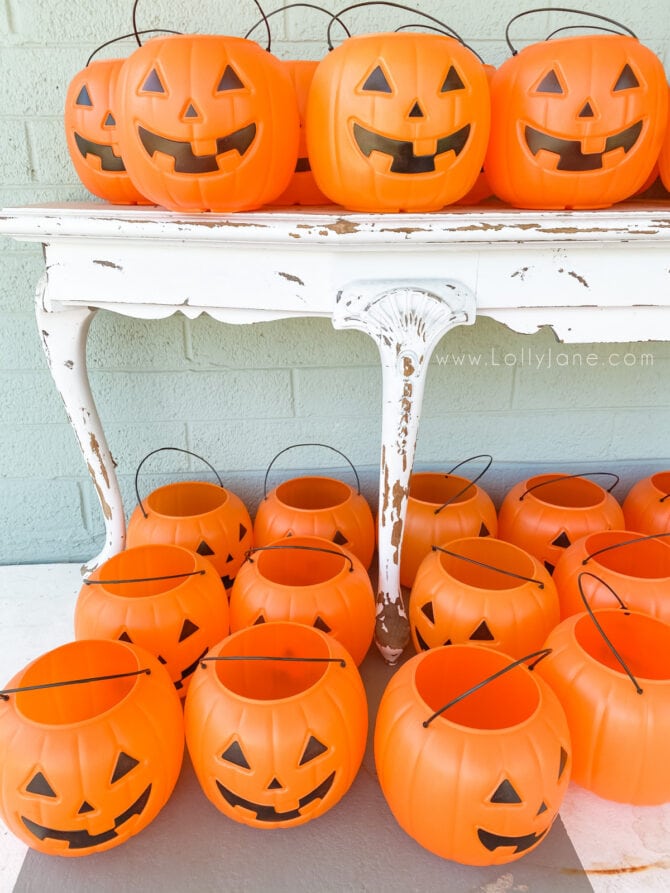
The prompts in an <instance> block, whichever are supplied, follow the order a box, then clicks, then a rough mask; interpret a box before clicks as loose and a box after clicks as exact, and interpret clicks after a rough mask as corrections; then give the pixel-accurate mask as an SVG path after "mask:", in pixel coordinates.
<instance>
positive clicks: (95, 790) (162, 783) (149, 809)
mask: <svg viewBox="0 0 670 893" xmlns="http://www.w3.org/2000/svg"><path fill="white" fill-rule="evenodd" d="M75 667H76V668H77V670H75V672H74V673H73V668H75ZM84 668H85V669H84ZM144 668H146V669H147V670H149V673H148V674H147V673H146V670H145V669H144ZM82 669H84V672H82V673H81V676H82V677H86V676H107V675H109V676H112V677H113V676H115V674H121V675H123V674H124V673H125V674H126V676H125V678H112V679H109V680H108V681H98V682H90V683H81V684H76V685H67V686H63V687H59V686H56V687H52V688H47V689H44V690H39V689H38V690H33V691H26V692H23V693H20V694H16V695H11V696H10V697H9V700H8V701H7V702H6V703H5V704H4V705H0V713H2V723H3V731H2V740H0V754H2V768H1V769H0V776H1V778H0V780H1V782H2V784H1V792H2V793H1V803H0V807H1V811H2V814H3V817H4V818H5V821H6V822H7V824H8V826H9V827H10V828H11V830H12V831H14V833H16V834H17V836H19V837H20V838H21V839H22V840H24V841H25V842H26V843H27V844H28V845H29V846H31V847H33V848H35V849H38V850H40V851H42V852H46V853H51V854H54V855H62V856H80V855H86V854H88V853H91V852H97V851H101V850H106V849H109V848H110V847H113V846H116V845H118V844H119V843H122V842H123V841H125V840H127V839H128V838H129V837H131V836H132V835H134V834H136V833H137V832H138V831H139V830H141V829H142V828H143V827H145V826H146V825H147V824H148V823H149V822H150V821H151V820H152V819H153V818H154V817H155V816H156V814H157V813H158V811H159V810H160V809H161V808H162V806H163V805H164V804H165V802H166V800H167V798H168V796H169V795H170V793H171V791H172V788H173V787H174V784H175V782H176V779H177V775H178V773H179V768H180V765H181V757H182V752H183V720H182V717H181V708H180V704H179V699H178V698H177V696H176V695H175V693H174V691H173V690H172V687H171V685H170V683H169V680H168V678H167V675H166V674H165V672H164V671H163V670H162V669H161V667H160V665H159V664H158V663H157V662H156V660H155V659H154V658H153V657H151V656H150V655H149V654H148V653H146V652H144V651H142V650H141V649H135V648H134V647H133V646H130V645H127V644H122V643H118V642H112V641H109V642H106V641H103V640H98V641H94V640H87V641H80V642H73V643H70V644H69V645H65V646H62V648H60V649H56V650H55V651H53V652H49V653H48V654H47V655H45V656H43V657H42V658H38V659H37V660H36V661H34V662H33V664H31V665H30V666H29V667H28V668H27V669H26V671H24V672H23V674H21V675H20V676H17V677H15V680H13V681H16V682H17V683H18V685H17V687H18V686H30V685H39V684H43V683H44V682H45V680H49V679H52V678H53V677H57V678H56V679H54V681H61V680H66V679H71V678H73V676H74V677H76V676H77V672H78V671H79V672H81V670H82ZM135 671H140V672H139V675H134V672H135Z"/></svg>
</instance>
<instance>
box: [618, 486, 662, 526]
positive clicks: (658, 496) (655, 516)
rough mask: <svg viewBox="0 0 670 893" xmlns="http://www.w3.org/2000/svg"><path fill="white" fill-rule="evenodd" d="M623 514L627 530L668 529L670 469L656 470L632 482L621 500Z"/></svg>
mask: <svg viewBox="0 0 670 893" xmlns="http://www.w3.org/2000/svg"><path fill="white" fill-rule="evenodd" d="M623 516H624V518H625V519H626V527H627V528H628V529H629V530H639V531H640V533H665V532H666V531H670V471H657V472H656V473H655V474H652V475H649V477H646V478H642V480H640V481H638V482H637V483H636V484H633V486H632V487H631V489H630V490H629V491H628V495H627V496H626V498H625V499H624V501H623Z"/></svg>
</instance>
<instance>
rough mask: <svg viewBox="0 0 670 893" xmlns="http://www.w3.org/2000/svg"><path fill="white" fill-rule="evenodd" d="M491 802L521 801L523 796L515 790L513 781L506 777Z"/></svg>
mask: <svg viewBox="0 0 670 893" xmlns="http://www.w3.org/2000/svg"><path fill="white" fill-rule="evenodd" d="M491 803H521V797H519V795H518V794H517V792H516V791H515V790H514V785H513V784H512V782H511V781H509V779H507V778H506V779H505V780H504V781H501V782H500V784H499V785H498V787H497V788H496V789H495V791H494V792H493V796H492V797H491Z"/></svg>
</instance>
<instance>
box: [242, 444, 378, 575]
mask: <svg viewBox="0 0 670 893" xmlns="http://www.w3.org/2000/svg"><path fill="white" fill-rule="evenodd" d="M305 446H318V447H325V448H326V449H329V450H332V451H333V452H335V453H337V454H338V456H342V458H343V459H345V460H346V461H347V462H348V463H349V465H350V466H351V469H352V471H353V473H354V477H355V478H356V489H355V490H354V488H353V487H351V486H350V485H349V484H347V483H345V482H344V481H340V480H338V479H337V478H331V477H318V476H312V475H310V476H304V477H295V478H291V479H289V480H287V481H284V483H282V484H279V486H278V487H275V489H274V490H272V491H271V492H270V493H268V476H269V474H270V469H271V468H272V466H273V465H274V463H275V462H276V461H277V459H278V458H279V457H280V456H281V455H283V454H284V453H286V452H287V451H288V450H292V449H295V448H296V447H305ZM287 536H319V537H321V538H322V539H326V540H330V542H332V543H335V544H336V545H338V546H344V548H345V549H348V550H349V551H350V552H353V554H354V555H355V556H356V557H357V558H358V559H359V560H360V561H362V563H363V565H364V567H366V568H368V567H370V563H371V562H372V554H373V552H374V547H375V525H374V519H373V517H372V511H371V510H370V506H369V505H368V503H367V501H366V499H365V497H364V496H363V495H362V493H361V482H360V478H359V477H358V472H357V471H356V468H355V467H354V465H353V463H352V462H351V460H350V459H348V458H347V457H346V456H345V455H344V453H342V452H340V450H337V449H335V447H331V446H328V445H327V444H323V443H296V444H293V446H289V447H286V448H285V449H283V450H281V451H280V452H279V453H277V455H276V456H275V457H274V459H272V461H271V462H270V464H269V465H268V468H267V471H266V472H265V480H264V482H263V500H262V502H261V504H260V505H259V506H258V511H257V513H256V519H255V521H254V541H255V545H257V546H269V545H270V544H271V543H273V542H274V541H275V540H278V539H283V538H284V537H287Z"/></svg>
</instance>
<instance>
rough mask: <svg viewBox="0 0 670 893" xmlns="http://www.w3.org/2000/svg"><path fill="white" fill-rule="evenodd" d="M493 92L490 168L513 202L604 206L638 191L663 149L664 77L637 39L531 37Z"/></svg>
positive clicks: (534, 205)
mask: <svg viewBox="0 0 670 893" xmlns="http://www.w3.org/2000/svg"><path fill="white" fill-rule="evenodd" d="M491 96H492V124H491V139H490V142H489V149H488V152H487V157H486V162H485V167H486V171H487V175H488V177H489V180H490V182H491V185H492V186H493V189H494V191H495V192H496V194H497V195H498V196H499V197H500V198H502V199H504V200H506V201H509V202H510V203H511V204H516V205H519V206H521V207H529V208H572V207H575V208H588V207H606V206H608V205H610V204H612V203H613V202H615V201H619V200H622V199H624V198H627V197H628V196H630V195H633V194H634V193H635V192H636V191H637V190H638V189H639V188H640V187H641V186H642V184H643V183H644V182H645V180H646V178H647V177H648V175H649V173H650V172H651V170H652V168H653V166H654V163H655V161H656V158H657V156H658V152H659V149H660V145H661V140H662V137H663V133H664V130H665V121H666V117H667V86H666V82H665V75H664V72H663V66H662V65H661V63H660V61H659V59H658V58H657V57H656V56H655V55H654V53H652V52H651V50H649V49H647V48H646V47H644V46H642V45H641V44H639V43H638V41H637V40H635V39H634V38H632V37H626V36H623V35H596V36H586V37H573V38H567V39H564V40H556V41H553V40H552V41H545V42H544V43H538V44H533V45H531V46H529V47H526V48H525V49H524V50H522V51H521V52H520V53H518V54H517V55H516V56H514V57H513V58H511V59H509V60H507V62H505V63H504V64H503V65H502V66H501V67H500V68H499V69H498V71H497V72H496V74H495V75H494V77H493V80H492V85H491Z"/></svg>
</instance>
